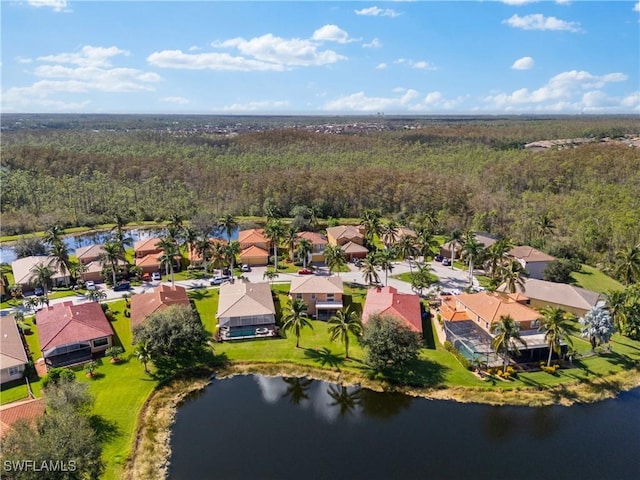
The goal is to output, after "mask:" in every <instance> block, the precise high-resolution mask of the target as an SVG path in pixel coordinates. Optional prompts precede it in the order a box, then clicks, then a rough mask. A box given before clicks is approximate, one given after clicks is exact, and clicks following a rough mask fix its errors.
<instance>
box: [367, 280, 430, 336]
mask: <svg viewBox="0 0 640 480" xmlns="http://www.w3.org/2000/svg"><path fill="white" fill-rule="evenodd" d="M375 313H379V314H381V315H391V316H393V317H396V318H398V319H400V320H401V321H403V322H404V323H405V324H406V325H407V326H408V327H409V328H410V329H411V330H413V331H414V332H422V311H421V310H420V297H418V295H415V294H412V293H400V292H398V290H397V289H396V288H394V287H389V286H387V287H382V288H370V289H369V291H368V292H367V298H366V299H365V301H364V307H363V309H362V323H367V322H368V321H369V318H371V315H373V314H375Z"/></svg>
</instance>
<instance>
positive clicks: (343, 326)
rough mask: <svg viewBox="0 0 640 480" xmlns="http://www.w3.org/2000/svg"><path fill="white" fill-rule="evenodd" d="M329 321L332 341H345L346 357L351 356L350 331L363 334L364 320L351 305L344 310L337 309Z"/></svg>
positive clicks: (356, 334)
mask: <svg viewBox="0 0 640 480" xmlns="http://www.w3.org/2000/svg"><path fill="white" fill-rule="evenodd" d="M328 323H329V325H330V326H329V335H330V338H331V341H332V342H335V341H336V340H338V339H340V340H341V341H342V343H344V358H349V333H351V334H353V335H355V336H356V337H359V336H360V335H362V320H361V319H360V317H359V316H358V314H357V313H356V312H354V311H353V310H352V309H351V305H349V306H348V307H347V308H345V309H344V310H339V311H337V312H336V314H335V315H333V316H332V317H331V318H330V319H329V322H328Z"/></svg>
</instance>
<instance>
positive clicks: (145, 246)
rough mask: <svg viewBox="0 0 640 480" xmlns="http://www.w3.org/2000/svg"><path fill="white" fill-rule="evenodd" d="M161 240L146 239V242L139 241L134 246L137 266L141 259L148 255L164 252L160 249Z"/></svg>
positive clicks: (155, 238)
mask: <svg viewBox="0 0 640 480" xmlns="http://www.w3.org/2000/svg"><path fill="white" fill-rule="evenodd" d="M160 240H161V239H160V238H157V237H151V238H145V239H144V240H138V241H137V242H136V243H134V244H133V251H134V256H135V259H136V265H137V264H138V260H139V259H142V258H144V257H146V256H147V255H152V254H156V253H162V250H161V249H160V247H158V243H160Z"/></svg>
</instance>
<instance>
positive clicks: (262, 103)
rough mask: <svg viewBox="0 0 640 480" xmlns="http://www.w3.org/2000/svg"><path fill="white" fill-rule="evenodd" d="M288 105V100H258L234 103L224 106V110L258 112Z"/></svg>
mask: <svg viewBox="0 0 640 480" xmlns="http://www.w3.org/2000/svg"><path fill="white" fill-rule="evenodd" d="M287 106H289V102H287V101H272V100H258V101H253V102H248V103H234V104H232V105H228V106H225V107H222V110H223V111H225V112H256V111H269V110H278V109H281V108H282V107H287Z"/></svg>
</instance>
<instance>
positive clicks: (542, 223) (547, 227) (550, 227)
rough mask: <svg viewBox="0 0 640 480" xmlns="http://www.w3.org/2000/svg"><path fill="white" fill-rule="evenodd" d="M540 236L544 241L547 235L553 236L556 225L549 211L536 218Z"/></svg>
mask: <svg viewBox="0 0 640 480" xmlns="http://www.w3.org/2000/svg"><path fill="white" fill-rule="evenodd" d="M536 228H537V230H538V232H537V233H538V238H539V239H540V240H542V242H543V243H544V242H545V240H546V238H547V237H550V236H553V234H554V233H555V230H556V225H555V223H553V220H552V219H551V217H550V216H549V214H548V213H543V214H542V215H540V216H539V217H538V218H537V219H536Z"/></svg>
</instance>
